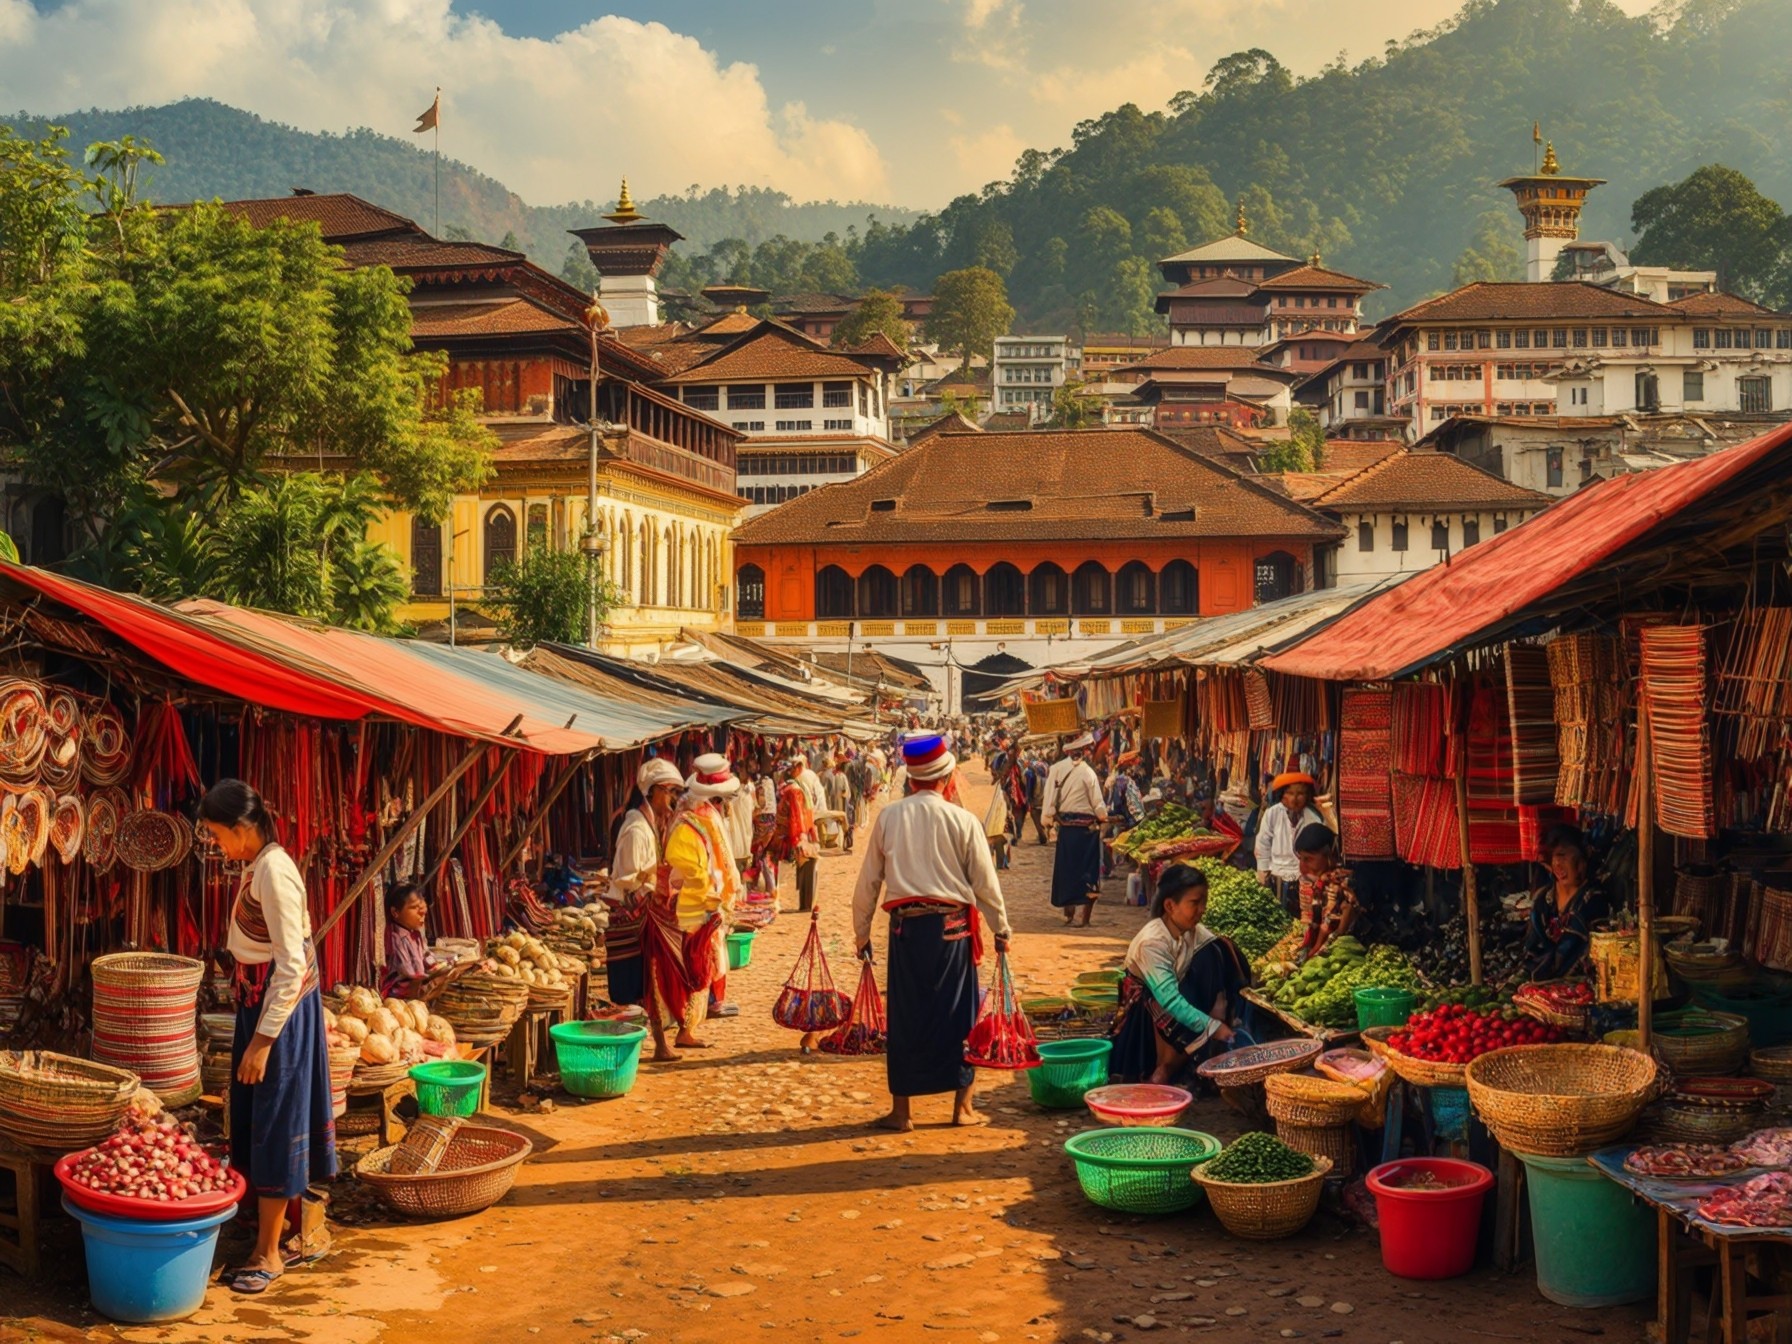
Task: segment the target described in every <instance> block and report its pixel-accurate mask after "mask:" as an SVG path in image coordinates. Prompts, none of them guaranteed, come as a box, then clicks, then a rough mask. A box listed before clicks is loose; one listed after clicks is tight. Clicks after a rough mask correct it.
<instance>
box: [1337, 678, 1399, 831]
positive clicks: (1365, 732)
mask: <svg viewBox="0 0 1792 1344" xmlns="http://www.w3.org/2000/svg"><path fill="white" fill-rule="evenodd" d="M1393 766H1394V694H1393V689H1392V688H1391V687H1387V686H1359V687H1352V688H1350V689H1348V690H1346V691H1345V692H1344V693H1343V695H1342V696H1341V697H1340V709H1339V716H1338V810H1339V818H1338V825H1339V831H1340V838H1341V839H1342V840H1343V844H1344V853H1345V854H1346V855H1348V856H1349V857H1350V858H1352V859H1391V858H1393V857H1394V856H1395V847H1394V779H1393Z"/></svg>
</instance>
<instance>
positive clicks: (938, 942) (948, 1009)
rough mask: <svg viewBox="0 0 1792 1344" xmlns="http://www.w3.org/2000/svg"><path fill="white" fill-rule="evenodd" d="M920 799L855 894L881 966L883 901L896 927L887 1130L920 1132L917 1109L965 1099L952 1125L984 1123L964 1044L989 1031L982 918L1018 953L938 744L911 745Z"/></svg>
mask: <svg viewBox="0 0 1792 1344" xmlns="http://www.w3.org/2000/svg"><path fill="white" fill-rule="evenodd" d="M902 753H903V759H904V763H905V765H906V766H907V769H908V778H909V783H910V786H911V789H912V792H911V793H910V794H909V795H908V797H906V798H902V799H900V800H898V801H897V802H894V803H891V804H890V805H889V806H888V807H886V808H884V810H883V811H881V812H879V813H878V814H877V819H876V820H875V821H873V822H872V823H871V832H870V835H869V837H868V838H867V839H866V842H865V859H864V863H863V866H861V867H860V869H859V882H858V887H857V888H856V889H855V890H854V892H853V898H852V916H853V935H854V943H855V945H856V946H857V948H858V950H859V956H860V957H863V958H865V959H867V960H868V959H869V958H870V957H871V920H872V917H873V916H874V915H875V914H876V912H877V907H878V904H879V902H878V895H879V891H880V889H881V891H882V895H883V901H882V904H883V908H884V909H885V910H886V911H888V912H889V915H890V944H889V965H888V968H887V970H886V972H885V977H886V978H885V990H886V992H887V995H888V1014H889V1032H888V1036H887V1038H886V1044H885V1048H884V1068H885V1071H886V1074H887V1076H888V1078H889V1082H890V1113H889V1114H888V1115H886V1116H885V1117H883V1119H881V1120H879V1121H878V1124H879V1125H881V1126H883V1127H884V1128H885V1129H894V1130H899V1131H905V1132H906V1131H908V1130H911V1129H913V1128H914V1120H913V1117H912V1113H911V1110H910V1105H911V1101H912V1099H913V1098H915V1097H923V1096H931V1095H933V1094H934V1093H936V1092H951V1093H953V1094H954V1097H953V1106H952V1123H953V1124H955V1125H977V1124H981V1123H983V1117H982V1116H981V1115H979V1114H978V1113H977V1111H976V1109H975V1108H974V1107H973V1105H972V1101H971V1091H972V1087H973V1085H974V1084H975V1082H976V1073H975V1071H974V1070H973V1069H972V1068H971V1066H970V1065H968V1064H966V1063H965V1061H964V1043H965V1039H966V1037H968V1036H969V1035H970V1034H971V1026H972V1024H973V1023H975V1022H976V1020H977V960H978V955H977V953H978V949H980V948H981V945H982V936H981V931H980V928H979V924H980V920H979V917H978V911H979V910H981V911H982V913H983V918H984V919H986V920H987V921H988V923H989V925H990V927H991V928H992V929H993V930H994V932H995V943H996V950H997V951H998V952H1001V951H1005V950H1006V949H1007V946H1008V938H1009V928H1008V911H1007V907H1006V906H1005V905H1004V904H1003V901H1002V884H1001V880H1000V879H999V878H998V877H997V876H996V869H995V863H994V861H993V860H992V859H991V858H990V853H989V845H988V843H987V842H986V841H985V840H984V838H983V827H982V825H981V823H980V822H979V821H978V820H977V818H976V817H974V816H972V815H971V814H970V813H969V812H967V811H966V810H965V809H964V808H962V807H958V806H956V805H955V804H952V803H949V802H947V801H946V799H945V798H944V797H943V796H942V794H941V792H940V790H941V788H942V787H943V786H944V785H945V782H946V781H947V780H949V779H951V778H952V772H953V770H954V769H956V768H957V764H958V763H957V762H956V761H955V760H954V759H953V758H952V753H951V752H949V751H947V750H946V744H945V742H944V740H943V739H941V738H940V737H939V736H938V735H937V734H917V735H915V736H913V737H911V738H909V739H908V740H907V741H905V742H904V743H903V747H902Z"/></svg>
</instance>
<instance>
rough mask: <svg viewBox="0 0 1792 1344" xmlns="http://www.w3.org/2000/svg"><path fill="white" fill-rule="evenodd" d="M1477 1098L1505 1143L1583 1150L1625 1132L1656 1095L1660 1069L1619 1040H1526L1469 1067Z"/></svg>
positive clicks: (1553, 1152)
mask: <svg viewBox="0 0 1792 1344" xmlns="http://www.w3.org/2000/svg"><path fill="white" fill-rule="evenodd" d="M1466 1073H1467V1079H1468V1096H1469V1101H1470V1102H1471V1103H1472V1104H1473V1106H1474V1108H1475V1114H1477V1115H1479V1116H1480V1117H1481V1121H1482V1123H1483V1124H1485V1125H1486V1126H1487V1128H1488V1129H1489V1130H1490V1131H1491V1132H1492V1134H1493V1136H1494V1137H1495V1138H1496V1139H1498V1140H1499V1141H1500V1144H1501V1145H1502V1146H1503V1147H1505V1148H1508V1149H1510V1150H1511V1151H1513V1152H1515V1153H1528V1154H1531V1155H1533V1156H1537V1157H1578V1156H1580V1155H1581V1154H1583V1153H1590V1152H1592V1151H1593V1150H1594V1149H1595V1148H1599V1147H1601V1146H1603V1145H1605V1144H1608V1143H1611V1142H1613V1141H1615V1140H1617V1139H1621V1138H1623V1137H1624V1135H1626V1134H1628V1133H1629V1132H1630V1131H1631V1129H1632V1128H1633V1127H1634V1126H1635V1125H1636V1122H1637V1117H1638V1116H1640V1115H1641V1114H1642V1111H1643V1107H1644V1106H1646V1105H1648V1104H1649V1102H1650V1101H1652V1100H1653V1099H1654V1097H1655V1094H1656V1089H1657V1086H1658V1083H1659V1078H1660V1068H1659V1066H1658V1065H1657V1064H1656V1062H1655V1061H1654V1060H1653V1059H1651V1058H1650V1057H1649V1056H1648V1055H1645V1054H1643V1053H1642V1052H1641V1051H1638V1050H1624V1049H1620V1048H1619V1047H1617V1046H1612V1045H1518V1046H1511V1047H1509V1048H1507V1049H1505V1050H1493V1051H1489V1052H1488V1053H1487V1054H1485V1055H1482V1056H1481V1057H1480V1058H1479V1059H1477V1060H1475V1061H1474V1062H1473V1063H1472V1064H1469V1065H1468V1066H1467V1068H1466Z"/></svg>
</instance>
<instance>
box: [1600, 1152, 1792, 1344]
mask: <svg viewBox="0 0 1792 1344" xmlns="http://www.w3.org/2000/svg"><path fill="white" fill-rule="evenodd" d="M1632 1146H1633V1145H1629V1144H1626V1145H1624V1146H1623V1147H1619V1148H1607V1149H1603V1150H1601V1151H1600V1152H1598V1153H1595V1154H1594V1155H1593V1156H1592V1157H1589V1158H1588V1159H1587V1161H1588V1162H1589V1163H1590V1164H1591V1165H1592V1166H1593V1167H1594V1168H1596V1169H1597V1170H1598V1171H1600V1172H1601V1173H1602V1174H1603V1175H1605V1176H1607V1177H1609V1178H1610V1179H1611V1180H1614V1181H1616V1182H1617V1183H1618V1184H1619V1185H1621V1186H1623V1187H1624V1188H1625V1189H1626V1190H1629V1191H1630V1192H1631V1193H1632V1194H1633V1195H1635V1196H1636V1197H1637V1198H1638V1199H1640V1200H1642V1201H1643V1202H1644V1203H1645V1204H1648V1205H1651V1206H1652V1207H1653V1208H1654V1209H1655V1217H1656V1224H1657V1227H1658V1229H1659V1235H1658V1237H1657V1243H1658V1249H1657V1254H1658V1256H1659V1278H1658V1281H1657V1285H1656V1315H1657V1318H1658V1319H1657V1324H1658V1325H1659V1326H1660V1327H1661V1340H1662V1344H1688V1341H1690V1340H1691V1338H1692V1276H1693V1274H1694V1273H1695V1272H1697V1271H1698V1270H1700V1269H1704V1268H1707V1267H1708V1268H1710V1269H1711V1270H1712V1271H1713V1273H1712V1280H1711V1299H1710V1303H1709V1305H1708V1306H1707V1308H1706V1313H1705V1330H1704V1337H1705V1341H1706V1344H1719V1341H1721V1344H1748V1339H1749V1332H1748V1322H1749V1318H1750V1317H1751V1316H1767V1317H1768V1318H1769V1319H1770V1320H1772V1322H1773V1325H1774V1332H1775V1333H1774V1334H1773V1335H1772V1338H1773V1339H1774V1340H1775V1342H1776V1344H1779V1342H1780V1341H1784V1340H1789V1339H1792V1293H1753V1292H1750V1291H1749V1286H1748V1283H1749V1275H1748V1259H1749V1252H1750V1250H1751V1248H1756V1247H1760V1246H1765V1245H1768V1244H1770V1243H1771V1244H1776V1245H1779V1246H1782V1247H1784V1246H1792V1228H1759V1227H1726V1226H1723V1225H1720V1224H1715V1223H1709V1222H1707V1221H1705V1220H1704V1219H1703V1218H1700V1217H1699V1216H1698V1213H1697V1205H1698V1202H1699V1201H1700V1200H1701V1199H1703V1198H1704V1197H1705V1196H1706V1195H1708V1194H1710V1193H1711V1192H1712V1191H1713V1190H1715V1189H1717V1188H1718V1187H1719V1186H1724V1185H1734V1184H1737V1183H1738V1182H1740V1181H1744V1180H1747V1179H1748V1178H1749V1177H1750V1176H1754V1175H1759V1174H1760V1173H1759V1172H1758V1171H1750V1172H1744V1173H1742V1174H1741V1175H1739V1176H1732V1177H1728V1178H1726V1179H1724V1180H1721V1181H1659V1180H1652V1179H1650V1178H1649V1177H1646V1176H1637V1175H1634V1174H1633V1173H1631V1172H1628V1171H1625V1170H1624V1158H1625V1155H1626V1154H1628V1153H1629V1152H1630V1150H1631V1148H1632Z"/></svg>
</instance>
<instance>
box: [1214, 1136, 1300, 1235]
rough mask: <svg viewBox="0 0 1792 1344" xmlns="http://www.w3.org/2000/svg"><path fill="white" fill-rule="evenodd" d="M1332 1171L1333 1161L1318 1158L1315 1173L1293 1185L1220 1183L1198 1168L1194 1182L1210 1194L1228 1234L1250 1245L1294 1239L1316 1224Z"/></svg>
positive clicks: (1297, 1179) (1287, 1183)
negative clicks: (1309, 1226)
mask: <svg viewBox="0 0 1792 1344" xmlns="http://www.w3.org/2000/svg"><path fill="white" fill-rule="evenodd" d="M1331 1169H1332V1164H1331V1159H1330V1158H1325V1157H1315V1158H1314V1159H1313V1171H1312V1173H1311V1174H1310V1175H1307V1176H1296V1177H1295V1178H1294V1179H1293V1180H1291V1181H1269V1182H1266V1183H1264V1184H1259V1185H1245V1184H1240V1183H1238V1182H1236V1181H1216V1180H1213V1179H1212V1178H1210V1177H1208V1176H1205V1175H1203V1174H1202V1170H1201V1168H1200V1167H1196V1168H1195V1170H1194V1179H1195V1182H1196V1183H1197V1184H1198V1185H1199V1186H1200V1187H1201V1188H1202V1189H1203V1190H1205V1191H1206V1192H1207V1202H1208V1203H1209V1204H1211V1205H1213V1211H1214V1213H1215V1214H1217V1215H1218V1216H1219V1220H1220V1222H1221V1223H1222V1224H1223V1225H1224V1226H1225V1229H1226V1231H1228V1232H1230V1233H1231V1234H1232V1235H1233V1236H1235V1237H1242V1238H1243V1239H1244V1240H1246V1241H1275V1240H1277V1239H1279V1238H1281V1237H1291V1236H1293V1235H1294V1234H1295V1233H1296V1232H1298V1231H1300V1230H1301V1229H1302V1228H1303V1227H1305V1226H1306V1225H1307V1224H1308V1223H1310V1222H1312V1221H1313V1215H1314V1213H1316V1212H1317V1211H1318V1209H1319V1196H1320V1193H1321V1191H1322V1190H1323V1189H1324V1188H1325V1178H1326V1176H1327V1175H1328V1174H1329V1173H1330V1171H1331Z"/></svg>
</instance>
